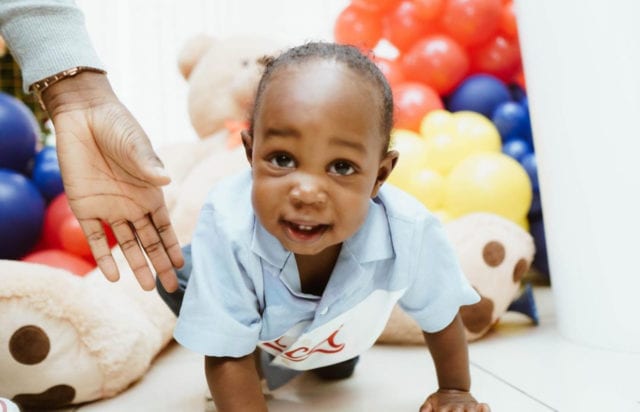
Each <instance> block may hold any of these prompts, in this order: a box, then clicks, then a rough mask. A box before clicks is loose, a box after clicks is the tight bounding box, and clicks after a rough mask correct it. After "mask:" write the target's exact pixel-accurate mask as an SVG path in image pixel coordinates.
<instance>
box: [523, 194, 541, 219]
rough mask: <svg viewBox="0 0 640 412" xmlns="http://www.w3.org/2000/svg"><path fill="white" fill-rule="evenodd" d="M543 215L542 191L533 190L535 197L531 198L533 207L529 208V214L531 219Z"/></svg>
mask: <svg viewBox="0 0 640 412" xmlns="http://www.w3.org/2000/svg"><path fill="white" fill-rule="evenodd" d="M541 215H542V201H541V200H540V191H539V190H536V191H534V192H533V197H532V199H531V207H530V208H529V212H528V213H527V216H528V218H529V220H532V219H536V218H538V217H539V216H541Z"/></svg>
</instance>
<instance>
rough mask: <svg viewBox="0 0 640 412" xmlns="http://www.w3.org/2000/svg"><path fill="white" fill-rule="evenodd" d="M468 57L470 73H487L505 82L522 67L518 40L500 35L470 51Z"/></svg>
mask: <svg viewBox="0 0 640 412" xmlns="http://www.w3.org/2000/svg"><path fill="white" fill-rule="evenodd" d="M470 57H471V71H472V72H474V73H489V74H492V75H494V76H496V77H498V78H500V79H501V80H503V81H505V82H508V81H509V80H511V79H512V78H513V76H515V75H516V74H517V73H518V71H519V70H520V69H521V67H522V60H521V58H520V44H519V43H518V40H517V39H512V38H508V37H505V36H504V35H501V34H500V35H497V36H495V37H494V38H492V39H491V40H489V41H488V42H487V43H485V44H483V45H481V46H480V47H478V48H476V49H473V50H471V53H470Z"/></svg>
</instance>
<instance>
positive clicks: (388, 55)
mask: <svg viewBox="0 0 640 412" xmlns="http://www.w3.org/2000/svg"><path fill="white" fill-rule="evenodd" d="M334 38H335V40H336V41H337V42H339V43H345V44H352V45H355V46H357V47H359V48H361V49H362V50H364V51H365V52H367V53H369V55H371V56H372V59H373V60H374V62H375V63H376V64H377V66H378V67H379V68H380V70H381V71H382V72H383V73H384V75H385V76H386V78H387V80H388V81H389V84H390V86H391V89H392V91H393V96H394V103H395V112H394V118H395V129H394V132H393V136H392V143H393V146H394V148H395V149H396V150H398V151H399V152H400V160H399V162H398V165H397V166H396V168H395V170H394V171H393V173H392V174H391V176H390V178H389V181H390V182H391V183H392V184H395V185H397V186H399V187H400V188H402V189H404V190H405V191H407V192H409V193H411V194H413V195H414V196H415V197H417V198H418V199H419V200H421V201H422V202H423V203H424V204H425V205H426V206H427V207H428V208H429V209H431V210H433V211H434V212H436V214H438V215H439V216H440V217H441V218H442V219H443V220H448V219H451V218H455V217H459V216H462V215H464V214H467V213H471V212H475V211H485V212H491V213H496V214H499V215H501V216H504V217H506V218H508V219H510V220H512V221H514V222H516V223H518V224H520V225H521V226H522V227H524V228H525V229H527V230H530V231H531V233H532V235H533V236H534V239H535V241H536V246H537V250H538V253H537V255H536V261H534V266H536V263H538V264H537V266H536V267H537V268H538V269H539V270H540V271H541V272H543V273H542V274H543V275H545V276H547V277H548V276H549V275H548V274H549V272H548V265H547V264H546V246H545V242H544V233H543V232H542V228H543V226H542V210H541V207H540V194H539V189H538V178H537V167H536V159H535V152H534V148H533V139H532V132H531V122H530V119H529V108H528V101H527V95H526V85H525V82H524V75H523V72H522V62H521V56H520V46H519V41H518V28H517V24H516V18H515V14H514V9H513V1H512V0H351V3H350V4H349V5H348V6H347V7H346V8H345V9H344V10H342V12H341V13H340V14H339V15H338V17H337V19H336V21H335V25H334Z"/></svg>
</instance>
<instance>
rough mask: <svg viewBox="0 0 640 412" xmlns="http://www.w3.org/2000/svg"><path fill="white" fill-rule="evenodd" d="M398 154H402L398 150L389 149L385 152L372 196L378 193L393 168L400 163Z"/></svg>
mask: <svg viewBox="0 0 640 412" xmlns="http://www.w3.org/2000/svg"><path fill="white" fill-rule="evenodd" d="M398 156H400V154H399V153H398V152H397V151H396V150H389V151H388V152H387V153H385V155H384V157H383V158H382V160H381V161H380V166H379V167H378V177H377V178H376V183H375V185H374V186H373V190H372V191H371V197H372V198H374V197H376V196H377V195H378V191H379V190H380V187H381V186H382V184H383V183H384V182H385V181H386V180H387V178H388V177H389V175H390V174H391V172H392V171H393V168H394V167H395V166H396V163H398Z"/></svg>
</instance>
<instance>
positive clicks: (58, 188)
mask: <svg viewBox="0 0 640 412" xmlns="http://www.w3.org/2000/svg"><path fill="white" fill-rule="evenodd" d="M31 180H32V181H33V183H35V185H36V187H37V188H38V190H40V193H42V196H44V198H45V199H46V200H47V201H49V200H51V199H53V198H54V197H56V196H58V195H59V194H60V193H62V192H63V191H64V186H63V185H62V176H61V175H60V164H59V163H58V155H57V154H56V148H55V147H53V146H46V147H44V148H42V150H40V152H38V154H37V155H36V157H35V161H34V164H33V170H32V171H31Z"/></svg>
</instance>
